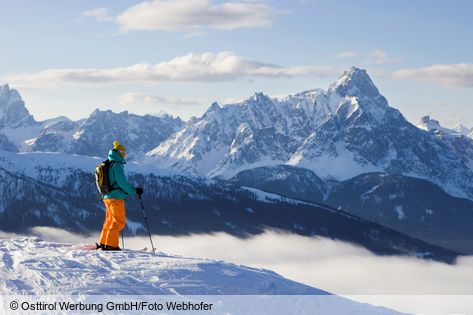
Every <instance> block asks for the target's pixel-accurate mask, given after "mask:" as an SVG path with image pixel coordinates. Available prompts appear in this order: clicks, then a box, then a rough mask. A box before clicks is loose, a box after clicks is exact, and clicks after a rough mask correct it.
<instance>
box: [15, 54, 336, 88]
mask: <svg viewBox="0 0 473 315" xmlns="http://www.w3.org/2000/svg"><path fill="white" fill-rule="evenodd" d="M341 72H342V69H339V68H334V67H330V66H320V67H319V66H300V67H282V66H278V65H272V64H268V63H263V62H259V61H253V60H247V59H244V58H242V57H240V56H238V55H236V54H235V53H233V52H219V53H216V54H214V53H203V54H193V53H190V54H187V55H185V56H181V57H177V58H175V59H172V60H170V61H165V62H161V63H158V64H154V65H153V64H146V63H141V64H135V65H132V66H128V67H118V68H109V69H48V70H44V71H41V72H38V73H32V74H15V75H10V76H7V78H6V80H7V82H14V83H18V82H28V83H30V84H31V83H36V84H48V83H55V82H73V83H98V82H166V81H168V82H169V81H183V82H218V81H231V80H237V79H242V78H251V77H253V78H255V77H293V76H301V75H315V76H322V77H325V76H335V75H338V74H340V73H341Z"/></svg>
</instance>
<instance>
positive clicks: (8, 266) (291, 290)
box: [0, 237, 327, 295]
mask: <svg viewBox="0 0 473 315" xmlns="http://www.w3.org/2000/svg"><path fill="white" fill-rule="evenodd" d="M0 254H1V255H2V259H1V260H0V267H1V268H0V294H2V295H4V294H61V295H69V294H107V295H108V294H129V295H132V294H140V295H145V294H150V295H152V294H301V295H304V294H327V293H326V292H324V291H322V290H319V289H315V288H312V287H309V286H306V285H303V284H300V283H297V282H294V281H291V280H288V279H285V278H283V277H281V276H280V275H278V274H276V273H274V272H272V271H269V270H264V269H256V268H250V267H245V266H239V265H234V264H231V263H225V262H222V261H214V260H207V259H198V258H185V257H179V256H172V255H167V254H164V253H158V254H153V253H148V252H142V251H133V250H123V251H121V252H102V251H90V250H80V249H74V246H73V244H67V243H54V242H46V241H42V240H40V239H38V238H35V237H23V238H14V239H10V240H0Z"/></svg>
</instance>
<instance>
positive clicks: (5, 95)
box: [0, 84, 33, 126]
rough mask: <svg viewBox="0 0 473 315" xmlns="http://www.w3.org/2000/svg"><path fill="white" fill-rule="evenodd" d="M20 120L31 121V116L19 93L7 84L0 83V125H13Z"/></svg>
mask: <svg viewBox="0 0 473 315" xmlns="http://www.w3.org/2000/svg"><path fill="white" fill-rule="evenodd" d="M22 120H29V121H32V122H33V116H32V115H31V114H30V113H29V111H28V110H27V109H26V107H25V102H23V100H22V99H21V96H20V93H18V91H17V90H15V89H11V88H10V86H9V85H8V84H4V85H0V126H10V125H14V124H16V123H18V122H20V121H22Z"/></svg>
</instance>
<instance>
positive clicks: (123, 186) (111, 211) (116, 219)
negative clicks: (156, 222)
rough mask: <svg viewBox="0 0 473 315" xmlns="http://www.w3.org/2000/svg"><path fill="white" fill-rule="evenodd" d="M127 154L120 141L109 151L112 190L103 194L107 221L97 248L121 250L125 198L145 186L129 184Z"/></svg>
mask: <svg viewBox="0 0 473 315" xmlns="http://www.w3.org/2000/svg"><path fill="white" fill-rule="evenodd" d="M125 156H126V149H125V147H124V146H123V145H121V144H120V142H118V141H114V142H113V149H111V150H110V151H109V153H108V159H109V160H110V161H111V164H110V168H109V171H108V178H109V183H110V186H111V191H110V192H109V193H108V194H105V195H104V196H103V202H104V204H105V207H106V213H105V222H104V223H103V229H102V233H101V234H100V241H99V243H98V244H97V243H96V246H97V249H99V248H101V249H102V250H120V247H118V242H119V236H120V232H121V230H123V228H124V227H125V222H126V217H125V198H126V197H128V196H133V195H135V194H137V195H141V194H143V188H141V187H137V188H134V187H132V186H131V185H130V184H128V182H127V180H126V177H125V168H124V165H125V163H126V162H125Z"/></svg>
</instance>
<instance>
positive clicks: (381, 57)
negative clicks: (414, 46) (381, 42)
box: [365, 49, 401, 65]
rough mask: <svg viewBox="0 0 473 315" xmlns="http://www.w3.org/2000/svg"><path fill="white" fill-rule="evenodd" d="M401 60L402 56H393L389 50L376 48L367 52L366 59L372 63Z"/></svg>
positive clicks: (380, 63) (366, 61) (387, 62)
mask: <svg viewBox="0 0 473 315" xmlns="http://www.w3.org/2000/svg"><path fill="white" fill-rule="evenodd" d="M400 62H401V59H400V58H397V57H392V56H390V55H389V54H388V53H387V52H385V51H384V50H381V49H375V50H372V51H370V52H369V53H367V54H366V60H365V63H368V64H370V63H371V64H376V65H386V64H396V63H400Z"/></svg>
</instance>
